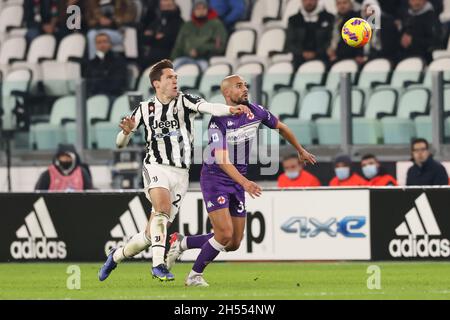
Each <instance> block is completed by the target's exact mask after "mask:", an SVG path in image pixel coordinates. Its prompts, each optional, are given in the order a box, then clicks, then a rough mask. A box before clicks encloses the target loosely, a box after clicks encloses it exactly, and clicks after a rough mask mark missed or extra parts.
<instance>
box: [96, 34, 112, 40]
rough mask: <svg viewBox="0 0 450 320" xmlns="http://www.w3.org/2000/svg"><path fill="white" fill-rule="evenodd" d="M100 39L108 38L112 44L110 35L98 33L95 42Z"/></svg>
mask: <svg viewBox="0 0 450 320" xmlns="http://www.w3.org/2000/svg"><path fill="white" fill-rule="evenodd" d="M99 37H107V38H108V40H109V42H111V37H110V36H109V34H107V33H105V32H100V33H97V35H96V36H95V40H97V38H99Z"/></svg>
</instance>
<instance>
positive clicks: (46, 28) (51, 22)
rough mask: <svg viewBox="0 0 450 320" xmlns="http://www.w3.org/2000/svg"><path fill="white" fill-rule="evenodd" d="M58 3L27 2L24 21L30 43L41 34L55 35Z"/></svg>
mask: <svg viewBox="0 0 450 320" xmlns="http://www.w3.org/2000/svg"><path fill="white" fill-rule="evenodd" d="M58 9H59V7H58V1H56V0H25V1H24V21H25V26H26V27H27V33H26V39H27V41H28V42H31V41H33V39H34V38H36V37H37V36H39V35H41V34H54V33H55V32H56V28H57V24H58V16H59V12H58Z"/></svg>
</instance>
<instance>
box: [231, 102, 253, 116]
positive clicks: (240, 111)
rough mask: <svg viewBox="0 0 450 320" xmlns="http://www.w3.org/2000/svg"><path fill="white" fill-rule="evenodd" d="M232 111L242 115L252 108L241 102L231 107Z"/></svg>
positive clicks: (248, 112)
mask: <svg viewBox="0 0 450 320" xmlns="http://www.w3.org/2000/svg"><path fill="white" fill-rule="evenodd" d="M230 112H231V114H235V115H240V114H243V113H245V114H250V113H251V111H250V108H249V107H247V106H246V105H243V104H239V105H237V106H234V107H230Z"/></svg>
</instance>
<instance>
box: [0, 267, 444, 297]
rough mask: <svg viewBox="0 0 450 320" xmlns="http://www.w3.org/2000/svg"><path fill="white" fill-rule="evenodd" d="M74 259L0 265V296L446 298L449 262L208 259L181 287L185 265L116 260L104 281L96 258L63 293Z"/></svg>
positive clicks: (185, 272) (185, 271)
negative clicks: (375, 275)
mask: <svg viewBox="0 0 450 320" xmlns="http://www.w3.org/2000/svg"><path fill="white" fill-rule="evenodd" d="M70 265H75V263H71V264H70V263H22V264H18V263H10V264H9V263H3V264H0V299H176V300H177V299H238V300H240V299H450V263H445V262H441V263H437V262H429V263H427V262H421V263H414V262H405V263H376V262H373V263H370V262H364V263H360V262H350V263H347V262H346V263H344V262H337V263H331V262H330V263H328V262H322V263H311V262H286V263H275V262H268V263H235V262H227V263H212V264H211V265H210V266H209V267H208V269H207V270H206V272H205V279H206V280H207V281H208V282H209V284H210V287H209V288H186V287H185V286H184V277H185V276H186V274H187V273H188V271H189V270H190V268H191V266H192V264H191V263H179V264H177V265H176V266H175V267H174V269H173V272H174V274H175V277H176V279H175V281H173V282H168V283H162V282H159V281H158V280H154V279H152V277H151V275H150V268H149V266H150V264H148V263H123V264H121V265H119V266H118V268H117V269H116V270H114V271H113V273H112V275H111V276H110V278H108V279H107V280H106V281H105V282H99V281H98V280H97V270H98V268H99V267H100V265H101V263H81V264H78V266H79V267H80V270H81V276H80V284H81V288H80V289H79V290H69V289H68V288H67V279H68V277H69V276H70V274H68V273H67V268H68V267H69V266H70ZM370 265H377V266H379V267H380V270H381V289H379V290H377V289H375V290H369V289H368V288H367V279H368V277H369V276H370V275H369V274H368V273H367V267H368V266H370Z"/></svg>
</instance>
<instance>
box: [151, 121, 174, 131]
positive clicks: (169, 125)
mask: <svg viewBox="0 0 450 320" xmlns="http://www.w3.org/2000/svg"><path fill="white" fill-rule="evenodd" d="M152 129H153V130H156V129H180V123H179V122H178V120H166V121H158V120H156V121H155V122H153V124H152Z"/></svg>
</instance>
